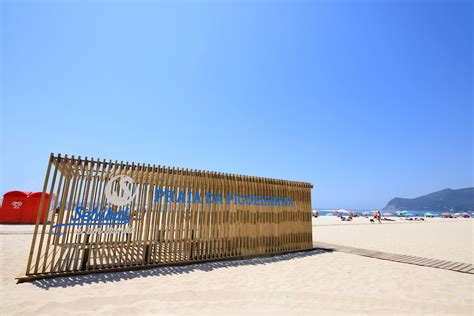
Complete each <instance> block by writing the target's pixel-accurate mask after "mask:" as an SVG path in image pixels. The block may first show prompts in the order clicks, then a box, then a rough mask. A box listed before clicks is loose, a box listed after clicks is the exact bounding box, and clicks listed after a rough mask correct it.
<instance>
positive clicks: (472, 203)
mask: <svg viewBox="0 0 474 316" xmlns="http://www.w3.org/2000/svg"><path fill="white" fill-rule="evenodd" d="M383 210H384V211H391V212H395V211H402V210H409V211H425V210H426V211H446V212H449V211H452V212H461V211H474V188H465V189H458V190H452V189H444V190H441V191H438V192H434V193H430V194H427V195H423V196H420V197H417V198H414V199H403V198H394V199H392V200H391V201H390V202H388V204H387V206H385V208H384V209H383Z"/></svg>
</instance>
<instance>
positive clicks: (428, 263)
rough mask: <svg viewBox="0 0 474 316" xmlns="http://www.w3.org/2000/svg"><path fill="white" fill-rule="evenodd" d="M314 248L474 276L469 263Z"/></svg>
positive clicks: (334, 247) (330, 246)
mask: <svg viewBox="0 0 474 316" xmlns="http://www.w3.org/2000/svg"><path fill="white" fill-rule="evenodd" d="M314 247H315V248H316V247H318V248H322V249H326V250H331V251H339V252H344V253H349V254H353V255H358V256H363V257H369V258H374V259H381V260H387V261H394V262H400V263H406V264H413V265H417V266H423V267H428V268H435V269H443V270H451V271H455V272H462V273H469V274H474V266H473V265H472V264H470V263H462V262H455V261H446V260H440V259H433V258H424V257H417V256H407V255H399V254H395V253H390V252H383V251H376V250H369V249H363V248H354V247H348V246H341V245H335V244H328V243H322V242H315V243H314Z"/></svg>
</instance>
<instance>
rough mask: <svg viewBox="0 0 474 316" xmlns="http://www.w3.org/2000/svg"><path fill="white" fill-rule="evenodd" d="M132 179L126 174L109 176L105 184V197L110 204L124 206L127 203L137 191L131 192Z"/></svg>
mask: <svg viewBox="0 0 474 316" xmlns="http://www.w3.org/2000/svg"><path fill="white" fill-rule="evenodd" d="M132 185H133V179H132V178H130V177H129V176H126V175H118V176H114V177H112V178H110V180H109V182H107V185H106V186H105V197H106V198H107V201H109V203H110V204H113V205H116V206H124V205H127V204H129V203H130V202H131V201H132V200H133V198H134V197H135V195H136V194H137V192H134V193H133V194H132Z"/></svg>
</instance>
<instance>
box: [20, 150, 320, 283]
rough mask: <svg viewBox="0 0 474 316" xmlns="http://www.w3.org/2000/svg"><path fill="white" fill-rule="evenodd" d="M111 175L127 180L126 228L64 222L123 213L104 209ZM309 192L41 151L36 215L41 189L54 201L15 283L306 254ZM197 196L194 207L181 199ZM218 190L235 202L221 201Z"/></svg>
mask: <svg viewBox="0 0 474 316" xmlns="http://www.w3.org/2000/svg"><path fill="white" fill-rule="evenodd" d="M118 175H126V176H128V177H130V178H132V179H133V185H132V187H131V189H132V192H133V194H134V197H133V199H132V200H131V201H130V204H129V205H128V206H127V208H128V209H129V212H130V219H129V222H128V223H127V224H126V225H125V224H116V223H115V222H114V223H112V224H107V225H106V229H105V230H104V226H101V222H100V221H96V222H93V223H89V224H87V223H86V222H84V221H82V220H80V221H76V220H75V219H74V220H73V218H74V210H75V209H76V208H77V207H78V206H79V205H81V206H82V207H83V208H85V209H86V211H87V210H90V209H93V208H94V207H97V208H98V209H102V208H107V207H110V209H111V210H113V212H114V214H117V213H120V212H125V210H126V207H125V206H116V205H115V206H114V205H111V204H110V203H108V201H107V198H106V195H107V194H106V185H107V183H108V181H109V180H110V179H111V177H114V176H118ZM114 185H115V187H114V189H116V190H119V188H118V184H114ZM311 188H312V185H311V184H309V183H304V182H295V181H286V180H276V179H268V178H257V177H249V176H241V175H234V174H223V173H216V172H209V171H198V170H188V169H181V168H169V167H163V166H155V165H153V166H151V165H144V164H135V163H132V164H130V163H128V162H125V163H124V162H123V161H121V162H117V161H115V162H112V161H105V160H102V161H101V160H99V159H93V158H92V159H87V157H86V158H85V159H81V157H78V158H75V157H74V156H72V157H68V156H67V155H66V156H64V157H63V156H61V155H57V156H55V155H53V154H51V156H50V159H49V164H48V167H47V171H46V176H45V182H44V186H43V195H42V197H41V202H40V205H39V209H40V210H41V209H43V204H44V201H45V193H49V194H50V196H51V197H53V196H54V197H55V198H51V199H49V200H48V201H47V203H48V205H47V206H46V207H47V210H49V211H48V212H51V213H52V214H49V213H48V214H47V216H46V218H52V220H51V221H50V222H48V223H46V222H45V223H44V224H40V214H41V212H38V217H37V220H36V226H35V231H34V234H33V238H32V242H31V249H30V253H29V257H28V262H27V267H26V272H25V275H23V276H20V277H18V278H17V279H18V281H19V282H24V281H30V280H36V279H41V278H48V277H56V276H67V275H75V274H87V273H95V272H105V271H120V270H132V269H141V268H149V267H155V266H163V265H182V264H190V263H195V262H204V261H215V260H227V259H240V258H248V257H255V256H265V255H275V254H281V253H286V252H293V251H303V250H309V249H312V248H313V242H312V225H311ZM156 190H163V191H164V192H165V191H166V190H173V191H175V192H178V191H182V192H184V194H185V196H186V198H185V200H184V201H183V200H181V201H179V202H177V201H173V199H166V198H160V199H158V198H157V195H156V192H157V191H156ZM197 192H199V193H200V195H201V197H202V203H198V202H195V203H193V200H192V199H189V198H188V197H189V196H191V197H192V196H193V194H195V193H197ZM207 192H210V193H212V194H214V198H216V196H217V194H219V193H220V194H221V196H222V198H223V201H222V203H210V204H208V203H206V195H207ZM228 194H235V196H236V197H237V196H238V198H235V199H231V198H229V199H226V197H228ZM242 196H246V198H245V200H244V199H243V198H242ZM255 196H260V197H262V199H261V202H262V203H260V205H255V203H257V202H256V201H258V199H257V198H256V197H255ZM251 197H254V198H253V200H252V198H251ZM268 197H269V198H270V199H271V198H272V197H286V198H291V199H292V205H284V206H282V205H280V204H279V203H278V200H274V202H271V200H268V201H270V203H268V201H267V198H268ZM242 201H244V203H242ZM249 201H250V202H249ZM257 204H258V203H257ZM262 204H263V205H262ZM50 216H51V217H50ZM80 225H85V227H86V228H85V229H84V228H81V227H82V226H80Z"/></svg>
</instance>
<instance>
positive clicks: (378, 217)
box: [375, 211, 382, 224]
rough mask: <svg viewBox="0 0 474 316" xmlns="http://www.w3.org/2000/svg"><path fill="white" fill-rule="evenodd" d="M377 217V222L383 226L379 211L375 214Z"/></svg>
mask: <svg viewBox="0 0 474 316" xmlns="http://www.w3.org/2000/svg"><path fill="white" fill-rule="evenodd" d="M375 217H376V218H377V220H378V221H379V224H382V220H381V218H382V214H380V211H377V212H376V213H375Z"/></svg>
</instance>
